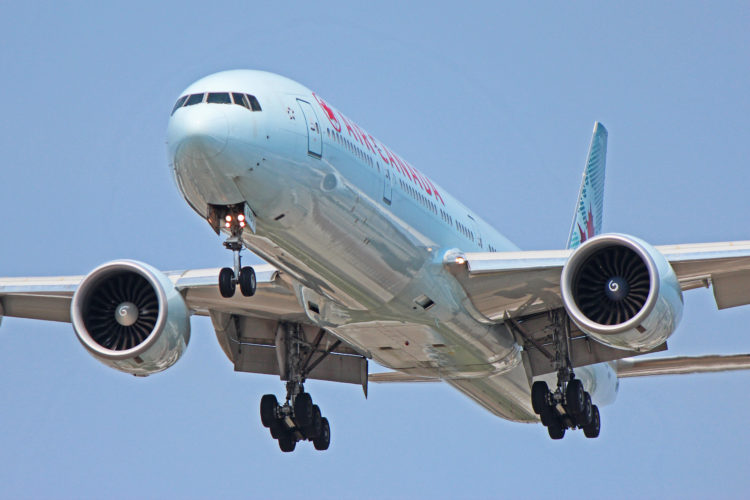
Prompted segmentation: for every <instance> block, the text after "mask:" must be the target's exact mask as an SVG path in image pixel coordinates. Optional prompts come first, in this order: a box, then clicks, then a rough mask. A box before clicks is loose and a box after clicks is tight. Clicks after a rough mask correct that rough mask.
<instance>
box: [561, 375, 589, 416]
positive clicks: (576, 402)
mask: <svg viewBox="0 0 750 500" xmlns="http://www.w3.org/2000/svg"><path fill="white" fill-rule="evenodd" d="M584 394H585V392H584V390H583V383H582V382H581V381H580V380H578V379H577V378H574V379H573V380H571V381H570V382H568V387H567V389H566V390H565V409H566V410H568V412H570V413H571V414H572V415H573V416H577V415H580V414H581V412H582V411H583V403H584V399H585V397H584Z"/></svg>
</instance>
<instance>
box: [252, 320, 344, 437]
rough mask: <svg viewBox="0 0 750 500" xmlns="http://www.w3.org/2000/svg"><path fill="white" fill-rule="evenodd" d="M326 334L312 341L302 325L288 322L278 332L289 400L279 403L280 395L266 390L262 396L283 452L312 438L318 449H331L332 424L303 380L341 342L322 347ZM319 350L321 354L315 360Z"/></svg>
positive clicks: (267, 422) (265, 420)
mask: <svg viewBox="0 0 750 500" xmlns="http://www.w3.org/2000/svg"><path fill="white" fill-rule="evenodd" d="M324 335H325V331H324V330H321V331H320V332H319V333H318V335H317V337H316V339H315V341H314V342H313V343H312V344H311V343H309V342H307V341H306V340H305V339H304V336H303V335H302V334H301V332H300V328H299V325H295V324H288V325H285V331H284V332H283V333H282V335H281V338H280V337H279V336H277V342H276V349H280V350H281V351H280V352H282V359H283V361H284V363H282V362H281V360H280V363H279V364H280V365H283V368H281V372H282V373H281V375H282V378H283V379H285V380H287V383H286V401H285V402H284V404H283V405H281V404H279V402H278V400H277V399H276V396H274V395H273V394H266V395H264V396H263V397H262V398H261V400H260V421H261V423H262V424H263V426H264V427H267V428H268V429H269V430H270V431H271V437H272V438H274V439H276V440H278V442H279V448H281V451H283V452H290V451H294V448H295V447H296V446H297V441H304V440H307V441H312V443H313V446H315V449H316V450H327V449H328V446H329V445H330V444H331V426H330V424H329V423H328V419H327V418H325V417H324V416H323V415H322V414H321V412H320V407H318V405H316V404H313V400H312V397H311V396H310V394H309V393H307V392H305V389H304V386H303V383H304V381H305V378H306V377H307V374H308V373H310V372H311V371H312V370H313V369H314V368H315V367H316V366H317V365H318V364H319V363H320V362H321V361H322V360H323V359H324V358H325V357H326V356H328V354H330V353H331V352H333V350H334V349H335V348H336V347H337V346H338V345H339V342H334V344H333V345H332V346H330V347H329V348H328V349H326V350H325V351H320V350H319V349H318V347H319V346H320V342H321V340H322V339H323V336H324ZM315 353H320V355H319V356H318V357H317V358H316V359H314V360H313V356H314V355H315Z"/></svg>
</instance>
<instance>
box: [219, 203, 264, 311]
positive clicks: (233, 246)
mask: <svg viewBox="0 0 750 500" xmlns="http://www.w3.org/2000/svg"><path fill="white" fill-rule="evenodd" d="M244 207H245V205H244V203H242V204H239V205H232V206H230V207H227V208H225V209H224V210H222V212H223V217H222V220H223V225H224V228H226V229H229V231H230V233H231V234H230V236H229V237H228V238H227V239H226V241H225V242H224V247H225V248H226V249H227V250H231V251H232V253H233V254H234V266H233V267H224V268H222V269H221V271H220V272H219V293H221V296H222V297H225V298H229V297H233V296H234V292H235V290H236V288H237V285H238V284H239V285H240V292H241V293H242V295H244V296H245V297H252V296H253V295H255V289H256V278H255V270H254V269H253V268H252V267H250V266H244V267H243V266H242V256H241V255H240V251H242V248H243V245H242V231H243V230H244V229H245V227H246V226H247V224H248V220H247V216H246V215H245V212H244ZM213 215H214V218H216V219H218V217H216V214H213ZM217 222H218V221H217Z"/></svg>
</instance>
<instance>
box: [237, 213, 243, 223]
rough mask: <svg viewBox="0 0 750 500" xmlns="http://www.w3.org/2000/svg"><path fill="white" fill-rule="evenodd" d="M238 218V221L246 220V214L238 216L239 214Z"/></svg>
mask: <svg viewBox="0 0 750 500" xmlns="http://www.w3.org/2000/svg"><path fill="white" fill-rule="evenodd" d="M237 220H238V221H240V222H242V221H244V220H245V216H244V214H240V215H238V216H237Z"/></svg>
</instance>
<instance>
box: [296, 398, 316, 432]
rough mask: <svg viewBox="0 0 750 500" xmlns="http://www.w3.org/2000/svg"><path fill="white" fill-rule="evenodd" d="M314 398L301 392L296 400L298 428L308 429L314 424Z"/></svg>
mask: <svg viewBox="0 0 750 500" xmlns="http://www.w3.org/2000/svg"><path fill="white" fill-rule="evenodd" d="M312 416H313V402H312V397H311V396H310V395H309V394H308V393H306V392H300V393H299V394H297V397H296V398H294V421H295V423H296V424H297V426H298V427H303V428H304V427H307V426H308V425H310V424H311V423H312V422H311V421H312Z"/></svg>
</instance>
